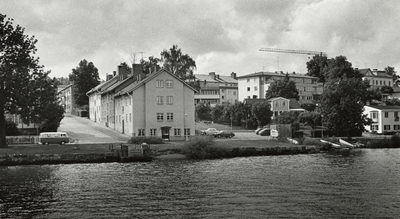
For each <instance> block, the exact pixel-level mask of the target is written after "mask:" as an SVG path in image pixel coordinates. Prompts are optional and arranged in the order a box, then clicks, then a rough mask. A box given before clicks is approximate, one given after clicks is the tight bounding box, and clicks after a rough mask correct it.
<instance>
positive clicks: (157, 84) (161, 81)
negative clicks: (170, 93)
mask: <svg viewBox="0 0 400 219" xmlns="http://www.w3.org/2000/svg"><path fill="white" fill-rule="evenodd" d="M156 87H157V88H163V87H164V81H163V80H156Z"/></svg>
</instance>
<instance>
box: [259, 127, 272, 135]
mask: <svg viewBox="0 0 400 219" xmlns="http://www.w3.org/2000/svg"><path fill="white" fill-rule="evenodd" d="M258 134H259V135H261V136H269V135H271V129H269V128H264V129H262V130H261V131H260V132H259V133H258Z"/></svg>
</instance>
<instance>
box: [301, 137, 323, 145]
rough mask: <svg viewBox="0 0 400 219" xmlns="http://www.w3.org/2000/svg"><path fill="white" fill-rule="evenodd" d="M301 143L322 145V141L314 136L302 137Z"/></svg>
mask: <svg viewBox="0 0 400 219" xmlns="http://www.w3.org/2000/svg"><path fill="white" fill-rule="evenodd" d="M302 144H303V145H319V146H323V145H324V143H322V142H321V141H320V140H319V139H316V138H304V140H303V142H302Z"/></svg>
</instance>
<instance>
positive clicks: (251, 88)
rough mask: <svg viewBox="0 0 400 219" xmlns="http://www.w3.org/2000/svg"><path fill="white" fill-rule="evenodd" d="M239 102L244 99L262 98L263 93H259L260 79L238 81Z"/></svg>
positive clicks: (241, 79) (251, 78) (252, 78)
mask: <svg viewBox="0 0 400 219" xmlns="http://www.w3.org/2000/svg"><path fill="white" fill-rule="evenodd" d="M238 86H239V87H238V90H239V101H242V102H243V100H245V99H254V97H255V98H256V99H259V98H264V97H265V92H263V91H260V77H259V76H257V77H249V78H240V79H238Z"/></svg>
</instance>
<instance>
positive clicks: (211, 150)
mask: <svg viewBox="0 0 400 219" xmlns="http://www.w3.org/2000/svg"><path fill="white" fill-rule="evenodd" d="M182 153H183V154H185V155H186V156H188V157H189V158H192V159H210V158H225V157H231V156H232V153H231V150H230V149H228V148H223V147H218V146H216V145H215V143H214V138H213V137H211V136H196V137H194V138H192V139H190V141H188V142H186V143H185V145H184V146H183V148H182Z"/></svg>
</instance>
